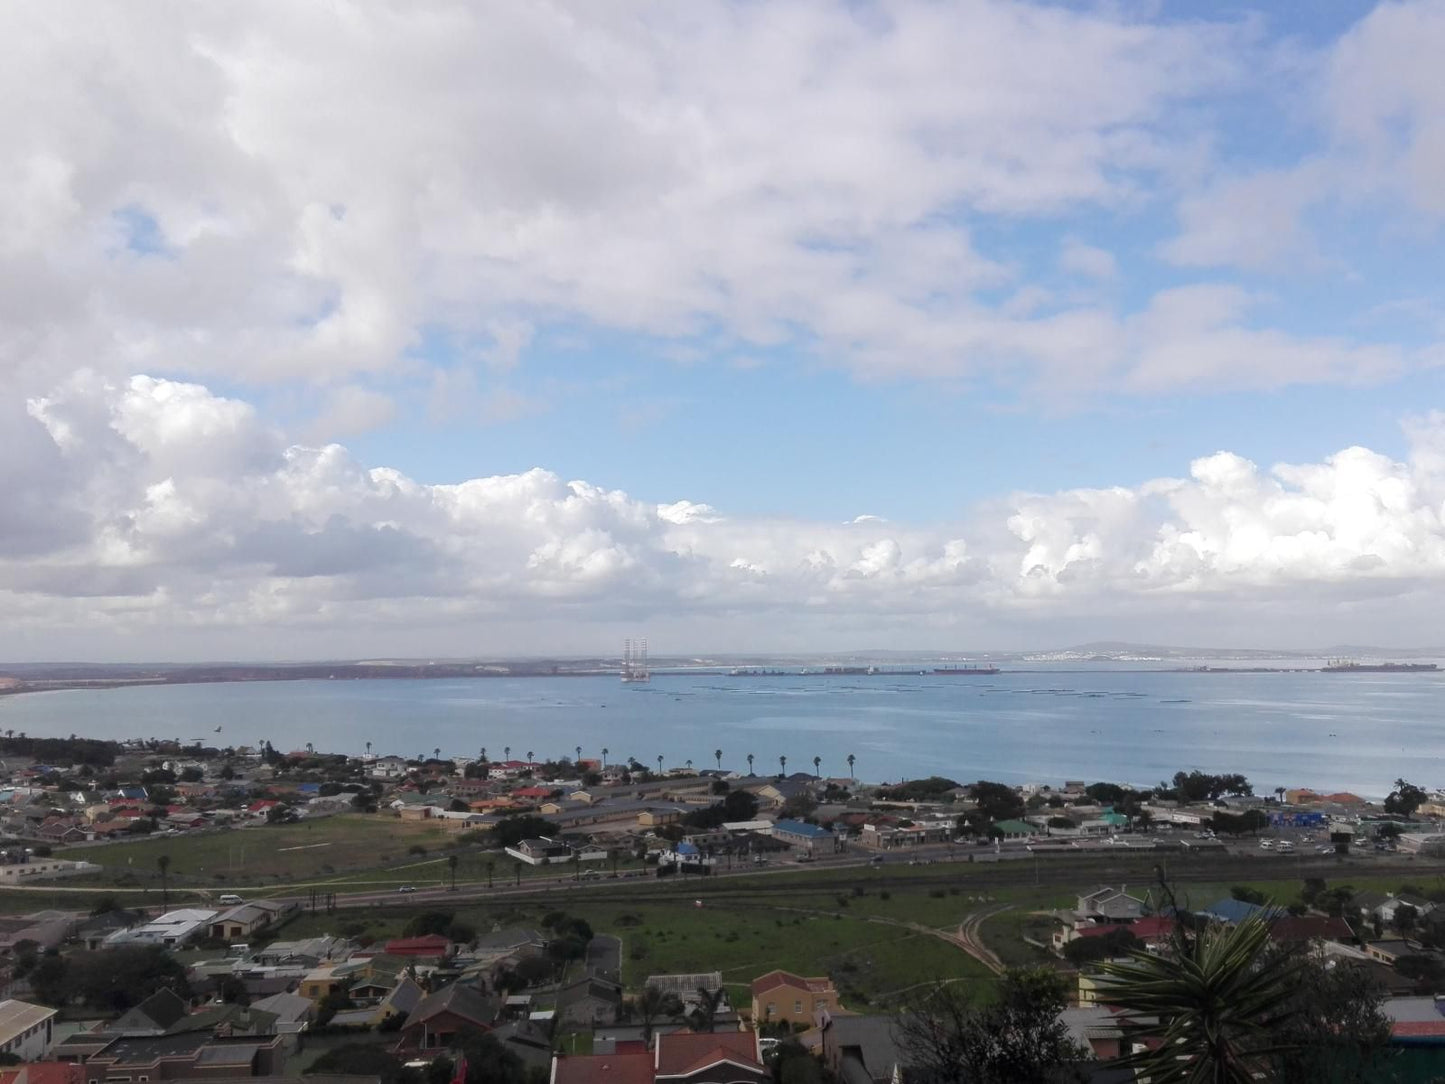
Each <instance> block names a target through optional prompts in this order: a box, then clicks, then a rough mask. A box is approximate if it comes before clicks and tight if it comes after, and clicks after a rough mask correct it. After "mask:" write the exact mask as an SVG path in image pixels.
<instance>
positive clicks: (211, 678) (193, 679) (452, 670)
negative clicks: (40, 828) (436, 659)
mask: <svg viewBox="0 0 1445 1084" xmlns="http://www.w3.org/2000/svg"><path fill="white" fill-rule="evenodd" d="M733 669H734V668H731V667H716V666H699V667H695V668H667V669H655V670H653V671H652V677H653V678H654V679H655V680H656V679H664V680H665V679H667V678H673V677H696V676H712V677H720V678H732V679H734V680H737V681H756V680H765V679H768V678H844V677H846V678H903V677H936V678H939V679H954V680H957V681H960V682H964V681H971V680H975V679H987V678H994V677H1003V676H1007V675H1015V674H1037V675H1060V676H1062V675H1065V674H1072V675H1077V674H1201V675H1227V674H1339V673H1361V674H1367V673H1368V674H1381V673H1384V674H1400V675H1405V676H1418V675H1428V674H1439V673H1441V671H1440V670H1438V669H1423V668H1417V667H1416V666H1413V665H1409V664H1406V665H1400V666H1383V665H1364V666H1360V667H1358V668H1355V669H1352V668H1340V667H1333V668H1332V667H1325V666H1168V667H1165V666H1160V667H1141V666H1128V665H1118V666H1095V667H1089V668H1087V669H1085V668H1077V669H1076V668H1073V667H1069V668H1063V667H1050V668H1047V669H1043V668H1035V667H1018V668H1016V669H1008V670H999V671H998V672H997V673H987V672H984V671H980V672H979V673H977V674H970V673H960V672H953V673H949V672H943V673H935V672H934V671H933V669H932V668H925V669H924V670H919V669H917V668H916V667H908V666H898V665H896V664H895V665H893V666H889V667H887V668H878V669H876V670H875V671H874V672H872V673H867V672H860V671H859V670H858V669H856V668H850V670H849V671H848V672H833V673H830V672H827V671H825V670H823V669H813V668H800V669H787V670H768V671H766V672H758V673H747V672H744V673H733V672H732V671H733ZM618 675H619V671H618V670H616V669H612V668H606V667H586V668H580V667H579V668H576V669H564V668H563V667H561V666H540V667H536V668H518V669H503V668H501V667H499V666H494V665H489V666H475V665H457V664H436V665H431V664H376V663H351V664H338V665H334V666H323V665H315V664H309V665H301V666H290V665H287V666H276V667H268V666H254V665H241V666H235V667H226V666H213V667H186V668H179V669H175V670H163V671H158V672H157V671H152V672H149V673H139V674H135V675H134V676H125V677H122V676H113V677H102V676H91V677H81V676H57V677H50V678H31V679H27V678H16V677H10V678H0V697H5V696H20V695H23V694H25V693H38V692H71V691H79V690H86V689H106V690H108V689H126V688H135V687H137V686H144V687H154V686H158V685H234V684H243V683H253V682H281V681H387V680H390V681H437V680H458V679H463V678H465V679H472V680H483V679H487V678H568V677H617V676H618Z"/></svg>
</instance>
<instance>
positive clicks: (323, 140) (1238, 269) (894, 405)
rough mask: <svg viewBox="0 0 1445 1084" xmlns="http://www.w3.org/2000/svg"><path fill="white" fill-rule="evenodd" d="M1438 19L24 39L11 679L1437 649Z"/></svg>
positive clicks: (405, 30) (8, 364)
mask: <svg viewBox="0 0 1445 1084" xmlns="http://www.w3.org/2000/svg"><path fill="white" fill-rule="evenodd" d="M1441 55H1445V2H1439V0H1436V2H1427V0H1422V2H1401V3H1383V4H1378V5H1371V4H1365V3H1347V2H1343V0H1319V2H1315V3H1309V4H1269V5H1259V6H1256V7H1247V6H1231V5H1201V4H1194V3H1182V2H1167V0H1166V2H1142V0H1140V2H1134V0H1113V2H1109V3H1099V4H1089V3H1068V4H1063V3H1057V4H1054V3H1024V2H1020V3H992V2H983V0H975V2H967V0H965V2H959V3H937V2H933V0H928V2H924V0H877V2H869V0H853V2H847V3H844V2H838V3H828V2H823V0H769V2H767V3H758V2H752V0H749V2H733V3H728V2H709V0H697V2H691V3H687V4H676V3H670V2H663V0H655V2H654V0H616V2H609V3H594V2H590V0H588V2H584V0H575V2H572V3H559V2H548V0H515V2H508V0H497V2H496V3H489V4H486V5H475V4H471V3H463V2H446V0H430V2H428V0H395V2H387V0H369V2H358V0H333V2H331V3H327V4H297V3H294V2H293V0H254V2H251V3H247V4H241V5H198V4H192V3H189V2H186V0H172V2H164V0H162V2H157V3H152V4H147V5H143V6H141V7H137V6H135V5H130V4H123V3H120V2H119V0H112V2H101V3H81V2H78V0H76V2H63V0H62V2H57V3H48V4H9V5H4V6H3V7H0V146H3V147H4V148H5V151H4V155H5V168H4V169H3V170H0V374H3V377H4V379H3V381H0V609H3V612H4V614H5V618H4V620H3V622H0V659H8V660H11V661H36V660H57V659H67V660H69V659H90V660H97V661H110V660H117V661H119V660H132V661H134V660H161V659H170V660H186V659H236V658H241V659H263V658H265V659H270V658H276V659H288V658H295V659H307V658H346V657H364V656H395V657H418V656H447V657H467V656H473V655H487V656H497V655H535V654H554V653H555V654H601V653H608V652H616V651H618V650H619V648H620V642H621V639H622V638H623V637H624V636H645V637H647V638H648V639H649V640H650V642H651V644H652V648H653V651H654V653H665V654H688V653H709V652H768V651H804V650H814V651H835V650H836V651H842V650H866V649H870V648H878V649H882V648H888V649H895V650H909V649H920V650H924V649H927V650H941V651H969V650H986V649H991V648H992V649H1007V648H1025V647H1057V646H1063V645H1067V644H1070V643H1077V642H1082V641H1087V640H1097V639H1122V640H1132V641H1136V642H1155V643H1170V644H1178V645H1186V646H1189V645H1193V646H1226V645H1232V646H1242V647H1289V648H1309V647H1315V646H1319V647H1323V646H1325V645H1330V644H1336V643H1342V642H1344V643H1356V644H1359V643H1374V644H1380V645H1384V646H1387V647H1390V646H1395V647H1405V646H1426V645H1445V606H1442V605H1441V603H1442V601H1445V591H1442V588H1445V397H1442V394H1441V365H1442V363H1445V344H1442V336H1445V274H1442V267H1445V262H1442V256H1445V245H1442V228H1445V80H1442V79H1441V78H1440V77H1439V73H1438V58H1439V57H1440V56H1441Z"/></svg>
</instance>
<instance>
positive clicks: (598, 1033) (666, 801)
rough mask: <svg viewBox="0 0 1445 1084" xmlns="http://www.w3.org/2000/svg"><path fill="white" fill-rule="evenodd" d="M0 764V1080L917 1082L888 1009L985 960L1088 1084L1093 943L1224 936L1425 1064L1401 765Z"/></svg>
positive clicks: (1436, 934) (304, 757)
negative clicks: (1033, 780) (1245, 943)
mask: <svg viewBox="0 0 1445 1084" xmlns="http://www.w3.org/2000/svg"><path fill="white" fill-rule="evenodd" d="M0 752H3V761H4V765H3V770H4V773H5V776H6V783H5V786H4V789H3V790H0V802H3V807H0V810H3V811H0V829H3V834H4V842H3V847H0V862H3V864H0V887H3V888H4V889H5V892H4V894H3V895H0V899H3V900H4V902H5V905H6V906H5V911H6V913H5V915H4V917H3V918H0V931H3V934H0V954H3V956H0V966H3V969H4V971H3V978H4V982H5V987H6V989H5V996H6V1000H5V1001H4V1003H3V1005H0V1051H3V1052H4V1053H5V1054H9V1055H13V1057H14V1059H16V1060H18V1061H19V1062H21V1063H23V1067H22V1068H20V1069H19V1070H18V1073H19V1075H18V1076H11V1077H7V1084H8V1082H9V1081H10V1080H15V1081H18V1082H19V1084H31V1082H39V1081H42V1080H46V1081H48V1080H64V1081H67V1082H91V1081H94V1082H96V1084H100V1082H101V1081H121V1080H125V1081H140V1080H142V1079H149V1080H158V1079H187V1078H200V1077H205V1078H206V1079H242V1078H253V1077H278V1076H285V1075H294V1074H295V1073H298V1072H302V1071H309V1072H312V1073H314V1074H318V1075H322V1074H324V1075H326V1076H328V1077H329V1076H334V1075H336V1074H337V1073H341V1074H343V1075H345V1074H347V1073H351V1072H354V1071H358V1070H359V1071H360V1072H361V1074H362V1076H363V1077H365V1078H367V1079H378V1078H382V1079H403V1076H397V1075H395V1074H408V1073H409V1074H413V1075H415V1076H416V1079H419V1080H420V1079H427V1080H434V1079H450V1078H451V1076H450V1075H443V1074H454V1073H455V1072H456V1071H457V1066H458V1065H459V1064H461V1063H462V1062H463V1061H464V1060H465V1059H467V1058H471V1059H472V1060H473V1062H474V1063H476V1062H477V1059H488V1062H489V1064H491V1063H495V1066H494V1068H495V1072H494V1074H493V1076H492V1077H489V1079H498V1080H516V1081H519V1082H521V1081H532V1080H535V1081H541V1080H544V1079H546V1080H550V1081H553V1082H558V1081H560V1082H562V1084H606V1082H608V1081H615V1080H617V1079H618V1078H619V1076H621V1077H624V1078H626V1079H627V1080H629V1081H633V1080H635V1081H637V1082H638V1084H641V1082H642V1081H643V1080H648V1081H653V1082H661V1081H664V1080H667V1081H673V1080H684V1081H693V1080H696V1081H699V1082H704V1081H709V1080H712V1079H714V1077H713V1075H711V1071H712V1068H713V1067H715V1066H716V1065H717V1064H719V1063H721V1062H726V1063H727V1064H728V1065H729V1066H730V1070H729V1071H730V1072H732V1073H734V1074H736V1079H744V1080H749V1081H757V1082H759V1084H761V1082H762V1081H765V1080H771V1079H780V1080H782V1079H787V1080H796V1079H805V1080H827V1081H834V1080H846V1081H848V1082H850V1084H863V1082H864V1080H865V1079H866V1080H870V1081H874V1082H876V1084H883V1082H885V1081H897V1080H899V1079H905V1080H906V1079H907V1078H908V1075H909V1068H910V1065H912V1066H914V1068H915V1069H917V1068H918V1060H919V1059H920V1058H921V1057H923V1054H922V1053H920V1052H919V1051H918V1050H917V1049H915V1046H916V1043H914V1042H913V1041H912V1040H910V1037H909V1035H908V1034H907V1028H906V1027H903V1026H901V1025H900V1021H906V1020H907V1019H909V1018H910V1017H909V1014H911V1013H916V1012H917V1011H919V1010H918V1006H919V1005H920V1004H922V1001H921V999H922V998H923V997H924V995H926V994H928V993H929V992H930V991H932V990H948V989H954V990H963V991H967V992H968V993H969V996H970V997H975V998H977V999H980V1000H981V1001H983V1002H987V1000H988V997H989V995H988V994H987V993H986V991H988V990H990V989H993V988H996V987H997V986H998V984H1000V983H1007V982H1009V981H1011V980H1010V976H1012V975H1014V974H1016V973H1019V972H1020V970H1021V969H1022V970H1026V971H1027V970H1042V971H1043V972H1044V973H1046V974H1047V975H1048V976H1049V977H1050V980H1051V981H1053V982H1055V983H1056V984H1057V985H1056V989H1057V991H1058V1004H1057V1006H1056V1009H1057V1011H1056V1012H1055V1013H1054V1014H1053V1019H1054V1021H1055V1023H1056V1024H1057V1025H1058V1026H1059V1027H1061V1028H1062V1029H1063V1032H1061V1034H1066V1035H1067V1037H1068V1041H1069V1042H1070V1043H1072V1044H1073V1045H1072V1047H1071V1049H1072V1050H1073V1051H1074V1054H1073V1059H1074V1061H1075V1062H1076V1066H1075V1067H1076V1068H1077V1069H1078V1071H1080V1072H1082V1073H1084V1074H1085V1077H1086V1078H1092V1079H1099V1080H1105V1079H1108V1080H1113V1079H1132V1078H1131V1077H1128V1076H1124V1077H1119V1076H1118V1075H1109V1074H1110V1073H1114V1074H1117V1073H1119V1072H1122V1071H1123V1070H1121V1069H1120V1068H1119V1065H1120V1064H1122V1063H1120V1061H1119V1059H1121V1058H1123V1057H1125V1056H1126V1055H1128V1053H1129V1051H1130V1048H1131V1043H1130V1041H1129V1039H1128V1034H1129V1016H1128V1013H1127V1011H1126V1010H1125V1009H1123V1008H1121V1007H1120V1006H1119V1005H1118V1004H1116V1003H1115V1001H1114V1000H1113V998H1114V991H1115V980H1113V979H1111V977H1110V975H1109V972H1108V968H1109V965H1110V961H1114V960H1119V959H1121V958H1127V957H1129V956H1130V955H1131V954H1137V953H1145V954H1149V953H1167V952H1168V951H1169V948H1168V946H1169V943H1170V941H1171V939H1172V938H1174V937H1175V936H1176V935H1177V934H1178V933H1179V931H1180V929H1181V924H1182V923H1186V922H1190V923H1207V924H1210V925H1212V926H1218V927H1231V926H1235V925H1238V924H1240V923H1246V922H1249V921H1251V920H1253V921H1256V922H1258V921H1261V920H1263V921H1265V922H1266V923H1267V927H1268V936H1269V938H1270V940H1271V941H1272V942H1273V943H1275V944H1277V945H1278V946H1280V947H1281V948H1284V949H1288V950H1289V951H1291V952H1298V953H1303V954H1305V955H1307V956H1308V957H1309V958H1311V959H1315V960H1319V961H1325V962H1328V963H1330V964H1331V965H1333V964H1335V963H1348V964H1349V965H1350V966H1351V967H1352V968H1354V969H1357V970H1358V972H1359V973H1360V974H1361V975H1367V976H1368V977H1369V980H1370V981H1371V982H1372V983H1375V984H1377V985H1378V988H1379V990H1380V991H1382V995H1381V997H1382V1000H1381V1003H1380V1006H1381V1011H1382V1012H1383V1013H1384V1015H1385V1017H1386V1018H1387V1019H1388V1021H1389V1041H1390V1043H1391V1044H1395V1045H1396V1046H1398V1047H1399V1052H1400V1053H1401V1054H1402V1055H1407V1056H1408V1057H1410V1058H1413V1059H1416V1060H1417V1061H1418V1060H1421V1059H1424V1060H1427V1061H1430V1063H1431V1064H1436V1061H1434V1060H1433V1059H1445V1015H1441V1013H1439V1012H1438V1011H1437V1010H1436V1004H1437V1003H1436V1001H1435V995H1436V994H1437V993H1440V992H1445V906H1440V905H1441V904H1445V883H1442V880H1441V874H1442V872H1445V865H1441V864H1437V863H1435V862H1434V861H1433V860H1434V859H1437V858H1439V857H1440V856H1441V855H1442V853H1445V827H1441V820H1442V818H1445V795H1440V794H1433V793H1429V792H1427V791H1426V790H1424V789H1422V788H1419V787H1416V786H1413V785H1411V784H1409V783H1407V782H1405V781H1404V780H1403V779H1402V780H1400V782H1399V784H1398V785H1397V788H1396V790H1395V791H1394V792H1392V794H1391V795H1390V796H1389V797H1388V798H1387V799H1386V800H1385V801H1384V802H1383V803H1371V802H1367V801H1366V800H1364V799H1362V798H1360V797H1358V796H1356V795H1352V794H1343V793H1336V794H1319V793H1315V792H1312V791H1309V790H1307V789H1303V788H1300V789H1284V788H1281V789H1280V790H1278V791H1276V792H1273V793H1270V794H1265V795H1255V794H1254V793H1253V792H1252V788H1251V786H1250V785H1249V783H1248V780H1246V779H1244V778H1243V777H1241V776H1237V775H1217V776H1216V775H1206V774H1202V773H1199V772H1190V773H1185V772H1179V773H1178V774H1177V775H1176V776H1175V777H1174V779H1173V780H1172V781H1167V782H1161V783H1160V784H1159V785H1158V786H1157V787H1154V788H1152V789H1150V790H1148V791H1142V790H1136V789H1132V788H1128V787H1124V786H1120V785H1117V784H1113V783H1107V782H1097V781H1095V782H1086V781H1082V780H1076V781H1057V782H1055V783H1050V784H1044V783H1040V784H1036V785H1027V786H1017V787H1015V786H1006V785H1004V784H1001V783H996V782H989V781H974V782H971V783H960V782H958V781H955V780H951V779H944V778H938V777H933V778H927V779H919V780H913V781H909V782H904V783H899V784H893V785H873V784H867V783H863V782H860V781H859V780H857V779H854V778H853V777H851V776H847V777H832V778H829V777H823V776H820V775H818V774H814V773H808V772H806V771H803V772H799V771H789V770H788V765H787V763H786V760H783V761H782V762H781V763H778V764H777V765H776V768H777V770H776V771H772V772H765V771H764V770H763V767H764V766H763V765H762V764H761V763H756V762H754V763H750V764H749V769H750V770H746V771H734V770H729V769H725V768H724V767H723V766H722V765H723V761H724V753H723V751H722V750H712V751H709V752H710V753H711V754H712V755H711V756H707V755H703V756H700V757H699V758H698V762H696V763H684V764H682V765H668V764H666V763H665V762H663V761H661V758H659V759H658V760H656V761H654V762H652V763H650V764H644V763H642V762H640V761H639V760H636V759H633V758H625V759H620V760H619V759H614V758H612V757H610V756H609V755H608V754H607V753H606V752H605V751H599V753H598V755H596V756H588V755H586V751H585V750H582V749H574V750H571V751H570V753H571V755H569V756H560V757H554V758H548V757H541V758H539V757H538V755H537V754H536V753H535V752H534V751H531V750H525V751H522V752H521V753H520V755H515V754H516V751H514V750H512V749H510V748H504V749H502V750H500V751H499V753H500V755H497V756H495V757H492V756H489V755H488V750H486V749H479V750H478V753H477V754H476V755H475V756H443V755H442V753H441V750H439V749H438V750H435V751H434V753H433V755H432V756H422V757H415V758H406V757H401V756H395V755H386V754H380V753H375V754H373V753H372V752H370V751H368V752H367V753H366V754H364V755H361V756H346V755H341V754H328V753H325V752H322V751H318V750H315V749H312V748H303V749H298V750H287V751H280V750H277V749H275V748H273V747H272V746H271V745H269V744H263V745H261V746H260V747H251V748H245V747H241V748H231V747H227V748H214V747H204V746H199V745H196V746H185V747H183V746H180V745H176V744H173V743H157V742H127V743H108V742H100V741H94V740H87V739H78V738H77V739H36V738H28V737H26V736H24V735H18V736H17V735H14V734H8V735H3V736H0ZM746 759H747V760H749V761H753V760H754V758H752V757H747V758H746ZM850 759H851V758H850ZM770 767H771V766H770ZM851 767H852V765H851V764H850V768H851ZM1163 871H1168V872H1167V875H1166V874H1165V873H1164V872H1163ZM1166 876H1167V878H1168V879H1166ZM1186 890H1187V891H1186ZM1176 893H1177V895H1176ZM1186 895H1187V897H1188V898H1187V902H1186V901H1185V897H1186ZM880 933H882V934H886V935H887V936H886V938H880ZM824 935H826V936H824ZM885 949H886V951H885ZM670 968H672V969H670ZM119 976H127V978H126V979H125V981H123V982H121V981H119V979H118V977H119ZM1441 1063H1445V1060H1442V1061H1441ZM382 1065H385V1066H390V1067H392V1068H393V1069H394V1070H395V1074H393V1076H390V1077H388V1076H387V1074H386V1072H381V1071H380V1070H379V1069H378V1068H377V1066H382ZM784 1065H787V1066H791V1067H792V1068H790V1069H788V1070H787V1073H786V1075H785V1074H784V1073H783V1068H782V1067H783V1066H784ZM390 1071H391V1070H387V1072H390ZM7 1072H12V1073H13V1072H16V1071H15V1070H9V1071H7ZM378 1074H380V1075H378ZM428 1074H430V1075H428ZM318 1078H319V1076H318ZM407 1079H410V1078H409V1077H408V1078H407ZM728 1079H734V1077H733V1076H730V1077H729V1078H728Z"/></svg>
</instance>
